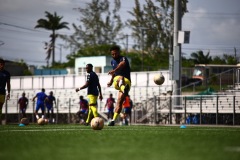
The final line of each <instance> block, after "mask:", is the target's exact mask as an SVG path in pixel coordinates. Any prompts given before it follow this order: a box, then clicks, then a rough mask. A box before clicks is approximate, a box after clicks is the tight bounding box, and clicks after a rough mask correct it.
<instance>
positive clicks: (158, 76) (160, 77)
mask: <svg viewBox="0 0 240 160" xmlns="http://www.w3.org/2000/svg"><path fill="white" fill-rule="evenodd" d="M153 81H154V83H155V84H157V85H162V84H163V83H164V81H165V78H164V76H163V75H162V74H156V75H155V76H154V79H153Z"/></svg>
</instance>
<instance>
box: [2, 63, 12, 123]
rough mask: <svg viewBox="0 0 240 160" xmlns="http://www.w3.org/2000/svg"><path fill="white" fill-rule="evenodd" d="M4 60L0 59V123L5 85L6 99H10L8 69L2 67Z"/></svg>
mask: <svg viewBox="0 0 240 160" xmlns="http://www.w3.org/2000/svg"><path fill="white" fill-rule="evenodd" d="M4 67H5V61H4V60H3V59H0V125H1V124H2V108H3V104H4V102H5V98H6V89H5V88H6V86H7V92H8V94H7V100H9V99H10V90H11V84H10V78H11V75H10V73H9V72H8V71H6V70H5V69H4Z"/></svg>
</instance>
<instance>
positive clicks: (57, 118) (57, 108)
mask: <svg viewBox="0 0 240 160" xmlns="http://www.w3.org/2000/svg"><path fill="white" fill-rule="evenodd" d="M58 106H59V98H57V106H56V108H57V114H56V124H57V123H58Z"/></svg>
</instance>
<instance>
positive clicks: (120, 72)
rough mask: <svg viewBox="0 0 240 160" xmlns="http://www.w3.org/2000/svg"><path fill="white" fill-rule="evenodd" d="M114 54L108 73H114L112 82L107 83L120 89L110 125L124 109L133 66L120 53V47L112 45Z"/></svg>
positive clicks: (112, 124) (113, 123)
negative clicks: (123, 105)
mask: <svg viewBox="0 0 240 160" xmlns="http://www.w3.org/2000/svg"><path fill="white" fill-rule="evenodd" d="M110 52H111V55H112V58H113V59H112V61H111V65H112V70H110V71H109V72H108V74H110V75H112V77H111V80H110V82H109V83H108V84H107V86H108V87H110V86H111V85H112V84H113V86H114V88H115V89H116V90H118V91H119V92H118V98H117V103H116V109H115V111H114V115H113V119H112V121H111V122H110V123H109V124H108V126H114V125H115V120H116V119H117V117H118V116H119V114H120V113H121V111H122V104H123V101H124V99H125V97H126V96H127V95H128V92H129V90H130V87H131V77H130V72H131V68H130V65H129V62H128V59H127V58H126V57H124V56H121V55H120V47H119V46H116V45H115V46H112V47H111V48H110Z"/></svg>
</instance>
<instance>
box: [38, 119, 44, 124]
mask: <svg viewBox="0 0 240 160" xmlns="http://www.w3.org/2000/svg"><path fill="white" fill-rule="evenodd" d="M37 123H38V124H39V125H44V124H45V120H44V119H43V118H39V119H38V120H37Z"/></svg>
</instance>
